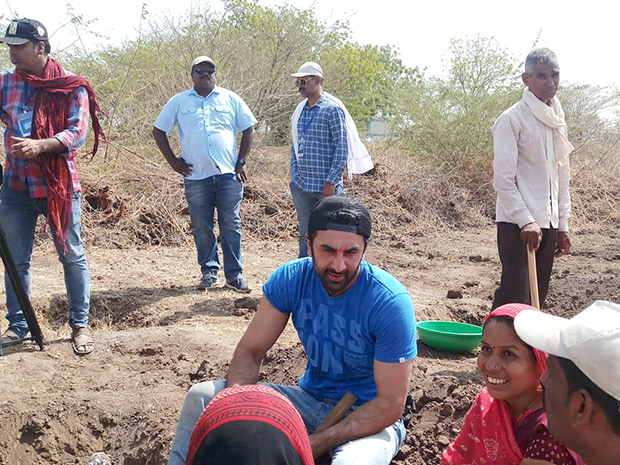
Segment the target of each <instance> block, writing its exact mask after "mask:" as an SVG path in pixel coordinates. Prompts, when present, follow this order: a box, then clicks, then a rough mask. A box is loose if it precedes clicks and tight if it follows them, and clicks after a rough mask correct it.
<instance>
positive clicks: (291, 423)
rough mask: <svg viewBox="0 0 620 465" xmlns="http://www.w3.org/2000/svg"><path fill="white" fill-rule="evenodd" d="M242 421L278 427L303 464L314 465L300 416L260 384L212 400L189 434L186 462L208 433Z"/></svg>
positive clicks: (231, 389) (226, 392)
mask: <svg viewBox="0 0 620 465" xmlns="http://www.w3.org/2000/svg"><path fill="white" fill-rule="evenodd" d="M242 421H250V422H264V423H267V424H269V425H271V426H273V427H275V428H277V429H278V430H279V431H281V432H282V433H284V435H285V436H286V438H288V440H289V441H290V444H291V445H292V446H293V447H294V449H295V452H296V453H297V455H298V456H299V458H300V459H301V461H302V463H303V465H314V459H313V456H312V448H311V447H310V440H309V439H308V432H307V430H306V426H305V425H304V422H303V420H302V418H301V415H299V412H297V410H296V409H295V407H293V404H291V402H290V401H289V400H288V399H287V398H286V397H284V396H283V395H282V394H280V393H278V392H276V391H275V390H273V389H272V388H270V387H269V386H263V385H260V384H252V385H247V386H238V387H234V388H227V389H224V390H223V391H221V392H220V393H219V394H217V395H216V396H215V397H214V398H213V399H212V400H211V402H210V403H209V405H207V407H206V408H205V410H204V412H203V413H202V415H201V416H200V418H199V419H198V423H197V424H196V427H195V429H194V432H193V433H192V437H191V439H190V442H189V453H188V455H187V461H186V464H188V465H191V464H192V463H193V462H194V458H195V457H196V455H197V453H198V450H199V449H200V446H201V444H202V443H203V441H205V439H206V438H207V436H208V435H209V433H211V432H213V431H214V430H216V429H217V428H219V427H221V426H223V425H225V424H228V423H231V422H242ZM270 446H273V447H275V444H273V445H270Z"/></svg>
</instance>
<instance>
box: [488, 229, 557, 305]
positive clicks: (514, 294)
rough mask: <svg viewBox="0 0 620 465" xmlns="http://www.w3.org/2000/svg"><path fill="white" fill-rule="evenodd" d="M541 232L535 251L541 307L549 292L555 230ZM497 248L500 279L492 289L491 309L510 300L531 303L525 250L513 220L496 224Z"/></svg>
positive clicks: (510, 301) (555, 239) (555, 238)
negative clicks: (500, 272) (500, 270)
mask: <svg viewBox="0 0 620 465" xmlns="http://www.w3.org/2000/svg"><path fill="white" fill-rule="evenodd" d="M542 235H543V236H542V242H541V244H540V247H539V248H538V250H537V251H536V272H537V274H538V296H539V298H540V306H541V308H542V307H543V306H544V303H545V298H546V297H547V292H548V291H549V279H550V278H551V269H552V268H553V256H554V254H555V248H556V243H557V238H558V230H557V229H554V228H550V229H543V230H542ZM497 248H498V250H499V259H500V261H501V262H502V280H501V283H500V285H499V287H498V288H497V290H496V291H495V298H494V299H493V306H492V309H495V308H497V307H499V306H500V305H504V304H510V303H521V304H530V305H531V300H530V284H529V278H528V271H527V249H526V248H525V244H524V243H523V241H522V240H521V229H520V228H519V226H517V225H516V224H513V223H497Z"/></svg>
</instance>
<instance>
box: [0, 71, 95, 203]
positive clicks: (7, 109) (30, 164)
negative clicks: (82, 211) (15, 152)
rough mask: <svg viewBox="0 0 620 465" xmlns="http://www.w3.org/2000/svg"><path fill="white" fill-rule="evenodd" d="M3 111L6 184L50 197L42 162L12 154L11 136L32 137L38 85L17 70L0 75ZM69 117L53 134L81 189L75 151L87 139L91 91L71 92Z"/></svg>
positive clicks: (38, 195) (36, 195) (0, 115)
mask: <svg viewBox="0 0 620 465" xmlns="http://www.w3.org/2000/svg"><path fill="white" fill-rule="evenodd" d="M0 80H1V84H2V113H1V114H0V119H1V120H2V122H3V123H4V124H5V125H6V129H5V131H4V154H5V157H6V165H5V169H4V177H3V184H4V185H5V186H7V187H9V188H11V189H13V190H18V191H28V192H29V194H30V197H31V198H42V197H47V185H46V183H45V178H44V176H43V173H42V171H41V167H40V166H39V163H38V162H37V160H36V158H35V159H30V160H23V159H20V158H14V157H13V156H11V146H12V145H13V143H12V141H11V136H15V137H26V138H27V137H30V132H31V127H32V114H33V113H32V112H33V106H34V98H35V91H36V89H35V88H34V87H32V86H30V85H28V84H26V82H25V81H23V80H22V79H21V78H20V77H19V76H18V75H17V74H16V73H15V71H14V70H11V71H5V72H4V73H3V74H2V76H1V78H0ZM70 98H71V103H70V108H69V117H68V118H67V122H66V127H65V129H64V130H63V131H61V132H59V133H57V134H55V135H54V138H56V139H58V140H59V141H60V143H62V145H64V146H65V147H66V148H67V151H66V152H64V153H63V154H62V155H63V156H65V157H66V158H67V160H68V165H69V172H70V174H71V180H72V182H73V190H74V191H75V192H78V191H81V190H82V188H81V186H80V180H79V178H78V173H77V167H76V165H75V155H76V152H77V149H78V148H80V147H81V146H82V145H83V144H84V141H85V140H86V132H87V130H88V118H89V113H88V108H89V107H88V93H87V92H86V89H85V88H84V87H80V88H78V89H77V90H76V91H74V92H73V93H72V94H71V96H70Z"/></svg>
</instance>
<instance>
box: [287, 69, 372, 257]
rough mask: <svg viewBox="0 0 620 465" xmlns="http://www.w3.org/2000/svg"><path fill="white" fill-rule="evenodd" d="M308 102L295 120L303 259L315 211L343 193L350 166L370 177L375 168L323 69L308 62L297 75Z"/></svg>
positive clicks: (294, 176)
mask: <svg viewBox="0 0 620 465" xmlns="http://www.w3.org/2000/svg"><path fill="white" fill-rule="evenodd" d="M291 76H292V77H294V78H295V86H296V87H297V88H298V90H299V93H300V94H301V96H302V97H304V100H302V101H301V102H300V103H299V105H297V108H296V109H295V111H294V112H293V115H292V116H291V130H292V138H293V144H292V147H291V165H290V172H291V184H290V188H291V195H292V196H293V203H294V204H295V210H296V211H297V222H298V225H299V257H300V258H301V257H306V256H307V255H308V248H307V242H306V231H307V229H308V219H309V218H310V211H311V210H312V208H313V207H314V205H316V204H317V203H318V201H319V200H321V199H322V198H324V197H328V196H330V195H334V194H341V193H342V173H343V172H344V169H345V166H346V167H347V169H348V172H349V178H350V177H351V174H357V173H365V172H366V171H368V170H370V169H372V167H373V164H372V161H371V159H370V155H369V154H368V150H367V149H366V147H364V144H363V143H362V141H361V140H360V138H359V135H358V132H357V128H356V127H355V122H354V121H353V119H352V118H351V115H350V114H349V112H348V111H347V109H346V107H345V106H344V104H343V103H342V102H341V101H340V100H339V99H337V98H336V97H334V96H333V95H330V94H328V93H327V92H324V91H323V69H322V68H321V65H319V64H318V63H314V62H307V63H304V64H303V65H301V67H300V68H299V70H298V71H297V72H296V73H294V74H291Z"/></svg>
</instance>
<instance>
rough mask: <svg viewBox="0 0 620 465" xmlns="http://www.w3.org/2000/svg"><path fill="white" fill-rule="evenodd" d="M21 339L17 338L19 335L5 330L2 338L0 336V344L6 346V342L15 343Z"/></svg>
mask: <svg viewBox="0 0 620 465" xmlns="http://www.w3.org/2000/svg"><path fill="white" fill-rule="evenodd" d="M20 339H21V337H19V334H17V333H16V332H15V331H13V330H11V329H7V330H6V331H5V332H4V333H3V334H2V336H0V342H1V343H2V344H6V343H7V342H15V341H19V340H20Z"/></svg>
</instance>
